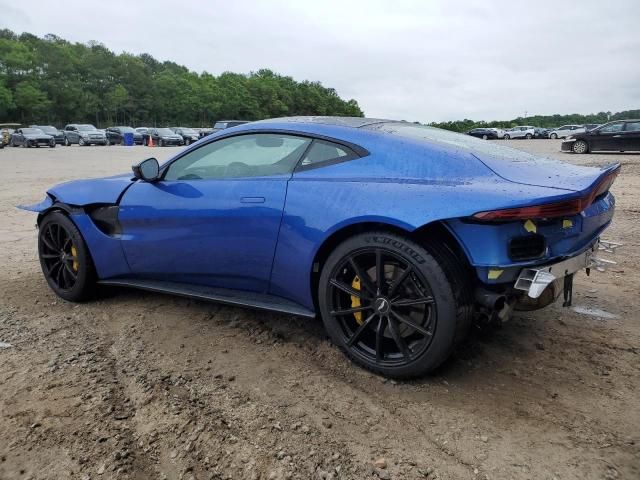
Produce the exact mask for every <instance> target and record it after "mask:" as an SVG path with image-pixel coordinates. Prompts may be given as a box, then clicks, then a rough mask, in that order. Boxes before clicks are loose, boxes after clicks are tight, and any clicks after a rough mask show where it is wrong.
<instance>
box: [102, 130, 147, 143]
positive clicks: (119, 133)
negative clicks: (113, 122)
mask: <svg viewBox="0 0 640 480" xmlns="http://www.w3.org/2000/svg"><path fill="white" fill-rule="evenodd" d="M125 133H133V143H134V145H142V133H140V132H137V131H136V130H134V129H133V127H109V128H107V129H106V130H105V135H106V136H107V145H124V134H125Z"/></svg>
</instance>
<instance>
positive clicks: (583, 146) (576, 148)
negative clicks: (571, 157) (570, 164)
mask: <svg viewBox="0 0 640 480" xmlns="http://www.w3.org/2000/svg"><path fill="white" fill-rule="evenodd" d="M571 150H572V151H573V153H587V152H589V144H588V143H587V142H585V141H584V140H576V141H575V142H573V146H572V147H571Z"/></svg>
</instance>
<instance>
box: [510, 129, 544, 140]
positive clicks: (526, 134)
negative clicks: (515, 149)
mask: <svg viewBox="0 0 640 480" xmlns="http://www.w3.org/2000/svg"><path fill="white" fill-rule="evenodd" d="M535 134H536V129H535V127H530V126H518V127H513V128H509V129H507V130H505V132H504V139H505V140H510V139H512V138H526V139H530V138H533V137H534V135H535Z"/></svg>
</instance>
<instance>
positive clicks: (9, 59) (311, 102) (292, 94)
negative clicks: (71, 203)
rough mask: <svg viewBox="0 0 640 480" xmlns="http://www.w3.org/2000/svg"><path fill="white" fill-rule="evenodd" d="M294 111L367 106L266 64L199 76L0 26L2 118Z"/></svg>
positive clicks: (99, 119) (203, 122) (97, 119)
mask: <svg viewBox="0 0 640 480" xmlns="http://www.w3.org/2000/svg"><path fill="white" fill-rule="evenodd" d="M290 115H342V116H363V112H362V110H361V109H360V107H359V106H358V103H357V102H356V101H355V100H353V99H352V100H343V99H342V98H340V96H339V95H338V94H337V92H336V91H335V90H334V89H333V88H327V87H324V86H323V85H322V84H320V83H319V82H313V81H307V80H304V81H301V82H299V81H296V80H294V79H293V78H291V77H288V76H283V75H279V74H277V73H275V72H272V71H271V70H267V69H263V70H258V71H257V72H251V73H249V74H241V73H232V72H224V73H222V74H220V75H218V76H215V75H212V74H210V73H207V72H203V73H201V74H198V73H196V72H193V71H190V70H189V69H188V68H186V67H184V66H181V65H178V64H177V63H174V62H170V61H165V62H160V61H158V60H156V59H155V58H153V57H152V56H151V55H149V54H146V53H143V54H141V55H133V54H130V53H120V54H115V53H114V52H112V51H111V50H109V49H108V48H107V47H105V46H104V45H102V44H101V43H97V42H89V43H87V44H83V43H71V42H69V41H67V40H64V39H62V38H60V37H57V36H55V35H45V36H44V37H42V38H40V37H37V36H35V35H32V34H30V33H22V34H20V35H17V34H16V33H14V32H12V31H11V30H7V29H3V30H0V122H12V121H13V122H19V123H23V124H28V123H32V122H33V123H39V124H53V125H58V126H60V125H64V124H66V123H71V122H75V123H93V124H95V125H96V126H98V127H104V126H107V125H114V124H124V125H135V126H137V125H148V126H168V125H172V126H177V125H187V126H200V127H204V126H211V125H212V123H213V122H215V121H216V120H220V119H239V120H258V119H263V118H272V117H281V116H290Z"/></svg>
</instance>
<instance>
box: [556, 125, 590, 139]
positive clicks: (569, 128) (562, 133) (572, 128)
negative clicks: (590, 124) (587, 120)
mask: <svg viewBox="0 0 640 480" xmlns="http://www.w3.org/2000/svg"><path fill="white" fill-rule="evenodd" d="M586 130H587V129H586V128H585V126H584V125H563V126H561V127H558V128H554V129H553V130H551V131H550V132H549V138H567V137H570V136H571V135H576V134H578V133H584V132H585V131H586Z"/></svg>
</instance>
